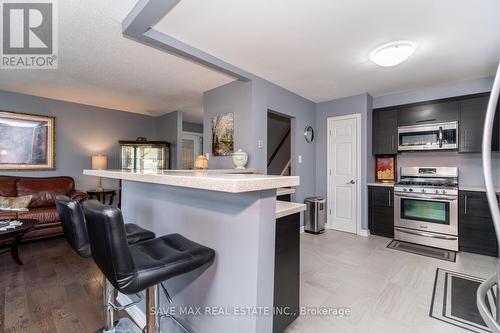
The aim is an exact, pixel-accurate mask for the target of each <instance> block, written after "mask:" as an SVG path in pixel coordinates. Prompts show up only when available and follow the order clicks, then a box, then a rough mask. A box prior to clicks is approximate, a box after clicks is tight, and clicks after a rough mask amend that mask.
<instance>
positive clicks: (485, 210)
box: [458, 191, 498, 256]
mask: <svg viewBox="0 0 500 333" xmlns="http://www.w3.org/2000/svg"><path fill="white" fill-rule="evenodd" d="M458 207H459V220H458V245H459V249H460V251H465V252H473V253H479V254H484V255H489V256H497V255H498V244H497V238H496V234H495V228H494V226H493V220H492V218H491V213H490V208H489V206H488V200H487V199H486V193H485V192H475V191H459V203H458Z"/></svg>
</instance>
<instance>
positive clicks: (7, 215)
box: [0, 212, 17, 220]
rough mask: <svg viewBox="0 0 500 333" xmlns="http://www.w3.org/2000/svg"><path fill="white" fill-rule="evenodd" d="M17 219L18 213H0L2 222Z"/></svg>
mask: <svg viewBox="0 0 500 333" xmlns="http://www.w3.org/2000/svg"><path fill="white" fill-rule="evenodd" d="M15 219H17V213H16V212H0V220H15Z"/></svg>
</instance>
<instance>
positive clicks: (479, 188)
mask: <svg viewBox="0 0 500 333" xmlns="http://www.w3.org/2000/svg"><path fill="white" fill-rule="evenodd" d="M458 189H459V190H460V191H474V192H486V187H484V186H471V185H463V186H462V185H458ZM495 192H497V193H500V188H496V189H495Z"/></svg>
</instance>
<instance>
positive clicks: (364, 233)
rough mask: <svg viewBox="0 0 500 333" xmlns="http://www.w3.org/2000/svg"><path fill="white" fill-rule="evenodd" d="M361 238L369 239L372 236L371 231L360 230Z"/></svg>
mask: <svg viewBox="0 0 500 333" xmlns="http://www.w3.org/2000/svg"><path fill="white" fill-rule="evenodd" d="M358 235H359V236H363V237H369V236H370V230H368V229H361V230H359V234H358Z"/></svg>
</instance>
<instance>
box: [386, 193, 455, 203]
mask: <svg viewBox="0 0 500 333" xmlns="http://www.w3.org/2000/svg"><path fill="white" fill-rule="evenodd" d="M394 195H395V196H398V197H404V198H412V199H433V200H445V201H455V200H457V198H456V197H446V196H438V195H427V194H416V195H412V194H406V193H398V192H396V193H394Z"/></svg>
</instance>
